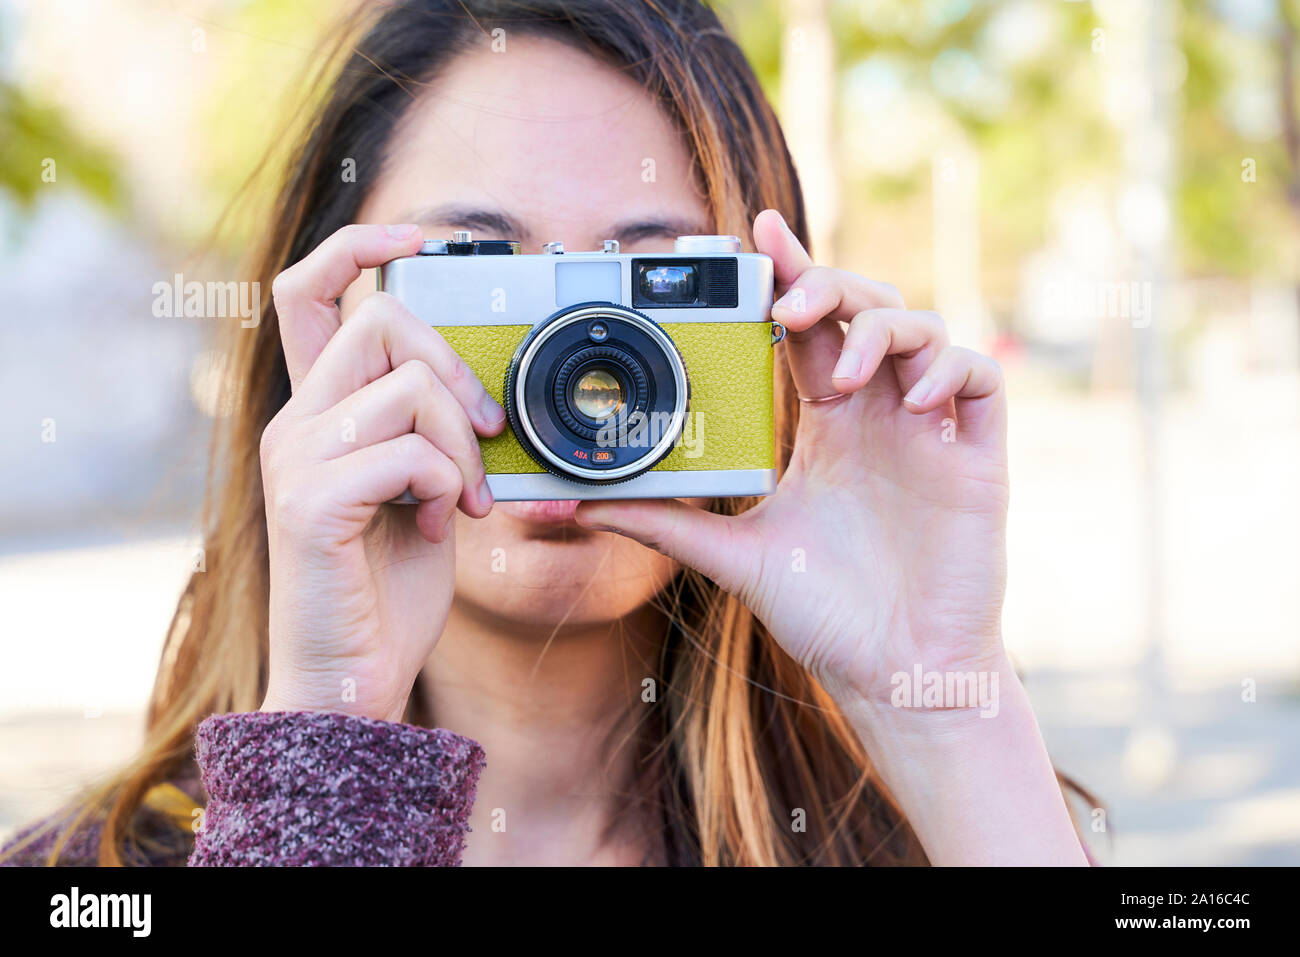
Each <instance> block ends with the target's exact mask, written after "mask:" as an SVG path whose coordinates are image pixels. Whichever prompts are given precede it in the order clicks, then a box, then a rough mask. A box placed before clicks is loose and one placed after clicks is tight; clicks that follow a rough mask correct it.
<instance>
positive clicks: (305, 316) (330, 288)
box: [271, 224, 423, 390]
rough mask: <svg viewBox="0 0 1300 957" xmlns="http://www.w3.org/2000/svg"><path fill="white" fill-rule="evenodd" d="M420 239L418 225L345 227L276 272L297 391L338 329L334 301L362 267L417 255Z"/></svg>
mask: <svg viewBox="0 0 1300 957" xmlns="http://www.w3.org/2000/svg"><path fill="white" fill-rule="evenodd" d="M422 239H423V237H422V235H421V233H420V227H419V226H416V225H414V224H407V225H400V226H361V225H352V226H344V227H343V228H342V229H340V230H338V231H337V232H335V233H333V234H332V235H331V236H330V237H329V238H328V239H326V240H325V241H324V242H323V243H321V244H320V245H319V246H317V247H316V248H315V249H314V250H312V251H311V252H310V253H308V254H307V256H305V257H304V258H303V259H302V260H300V261H299V262H297V263H295V264H294V265H292V266H290V267H289V268H288V269H286V270H285V271H284V272H282V273H280V274H279V275H278V276H276V277H275V281H274V282H272V284H271V296H272V298H273V299H274V301H275V314H276V316H277V318H278V320H279V324H280V341H281V343H282V344H283V346H284V360H285V365H286V366H287V367H288V369H289V382H290V383H291V384H292V385H293V387H294V389H295V390H297V388H298V383H300V382H301V381H302V380H303V378H304V377H305V376H306V375H307V370H308V369H310V368H311V366H312V363H313V362H315V361H316V357H317V356H319V355H320V353H321V350H322V349H324V348H325V343H327V342H329V340H330V338H331V337H332V336H333V335H334V333H335V332H337V331H338V329H339V325H340V322H341V320H340V317H339V310H338V306H337V304H336V303H335V300H336V299H338V298H339V297H340V296H341V295H343V291H344V290H345V289H347V288H348V286H349V285H351V283H352V282H353V281H354V280H355V279H356V278H357V277H358V276H360V275H361V270H363V269H370V268H373V267H376V266H382V265H383V264H384V263H386V262H389V261H390V260H393V259H397V258H399V257H401V256H413V255H415V253H417V252H418V251H419V249H420V243H421V241H422Z"/></svg>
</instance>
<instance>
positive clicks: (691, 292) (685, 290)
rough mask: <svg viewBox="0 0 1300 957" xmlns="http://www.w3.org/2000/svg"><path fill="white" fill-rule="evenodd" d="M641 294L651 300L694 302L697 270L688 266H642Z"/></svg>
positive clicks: (697, 286)
mask: <svg viewBox="0 0 1300 957" xmlns="http://www.w3.org/2000/svg"><path fill="white" fill-rule="evenodd" d="M640 283H641V295H643V296H645V298H647V299H649V300H651V301H652V302H663V303H686V302H694V301H695V299H696V293H697V290H698V288H699V271H698V270H697V269H696V268H695V266H693V265H688V266H669V265H658V266H649V265H647V266H642V267H641V276H640Z"/></svg>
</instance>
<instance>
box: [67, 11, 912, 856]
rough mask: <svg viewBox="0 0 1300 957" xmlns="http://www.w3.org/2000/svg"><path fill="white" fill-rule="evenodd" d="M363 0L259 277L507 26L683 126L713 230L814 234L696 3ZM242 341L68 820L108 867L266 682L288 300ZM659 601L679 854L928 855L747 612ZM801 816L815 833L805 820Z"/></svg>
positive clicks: (656, 753) (260, 258)
mask: <svg viewBox="0 0 1300 957" xmlns="http://www.w3.org/2000/svg"><path fill="white" fill-rule="evenodd" d="M363 7H364V9H362V10H360V11H359V12H358V14H356V15H355V16H354V17H353V18H352V19H350V20H349V22H348V24H347V28H346V29H345V31H344V32H343V33H342V34H341V36H342V37H344V38H345V39H343V40H342V41H340V45H339V46H338V47H337V48H336V51H337V52H338V53H339V54H341V55H342V56H343V57H344V59H345V62H344V63H343V65H342V68H341V69H340V70H338V71H337V72H336V73H335V74H334V75H333V79H332V81H328V82H326V85H325V86H324V93H323V96H321V97H320V98H319V100H318V101H316V102H319V104H320V105H319V107H318V109H317V110H316V112H315V113H314V115H313V117H312V118H311V121H310V124H309V126H308V127H307V129H306V130H305V132H304V135H303V136H302V138H301V139H300V141H299V142H298V145H297V146H296V148H295V149H294V151H293V154H292V158H291V161H290V164H289V168H288V171H287V176H286V177H285V179H284V182H283V186H282V187H281V190H280V193H279V198H278V201H277V202H276V204H275V209H274V213H273V215H272V216H271V217H270V219H269V220H268V221H267V222H266V227H265V232H264V236H265V239H264V240H263V242H262V243H261V246H260V248H259V249H258V250H257V251H256V255H255V268H254V270H253V274H252V275H251V276H250V278H253V279H256V280H257V281H259V282H260V283H261V284H262V288H263V289H269V288H270V286H271V281H272V279H273V277H274V276H275V275H276V274H277V273H279V272H280V271H281V270H283V269H285V268H286V267H288V266H289V265H291V264H293V263H295V262H297V261H298V260H300V259H301V258H302V257H303V256H305V255H306V254H307V253H308V252H310V251H311V250H312V249H314V248H315V247H316V246H317V245H319V244H320V243H321V241H322V240H324V239H325V238H326V237H327V236H329V235H330V234H331V233H333V232H334V231H335V230H337V229H338V228H340V227H341V226H343V225H345V224H347V223H350V222H352V221H353V218H354V216H355V215H356V214H357V210H358V207H359V206H360V204H361V201H362V198H363V193H362V192H361V190H359V189H358V188H356V187H355V186H354V187H351V188H341V186H340V176H339V170H340V168H341V164H342V163H343V161H344V160H345V159H352V160H353V161H354V162H355V163H356V168H357V169H358V170H361V171H372V172H373V171H377V170H378V169H380V167H381V165H382V162H383V157H384V152H385V150H386V149H387V147H388V145H389V140H390V138H391V135H392V133H393V129H394V126H395V124H396V123H397V121H398V119H399V118H400V117H401V115H402V114H403V112H404V110H405V109H406V107H407V105H408V104H410V103H411V102H412V101H413V100H414V99H415V98H416V97H418V96H419V95H420V93H421V92H422V91H423V90H424V88H426V87H427V85H428V84H430V83H433V82H435V81H436V79H437V76H438V74H439V72H440V71H441V70H442V69H443V68H444V67H445V66H446V65H447V64H448V63H449V62H450V61H451V60H452V59H453V58H454V57H456V56H457V55H458V54H459V53H460V52H462V51H465V50H468V49H471V48H473V47H474V46H475V45H476V44H480V43H490V42H491V38H492V31H493V30H494V29H496V28H498V27H500V28H503V29H505V30H506V31H507V35H508V36H511V37H513V36H518V35H521V34H535V35H545V36H549V37H553V38H556V39H558V40H560V41H562V42H566V43H570V44H575V45H578V46H580V47H581V48H582V49H584V50H587V51H589V52H590V53H591V54H592V55H594V56H596V57H599V58H601V59H602V60H603V61H605V62H608V63H610V64H612V65H613V66H615V67H616V68H617V69H620V70H622V71H624V72H625V73H626V74H627V75H628V76H630V77H632V78H633V79H635V80H636V81H637V82H639V83H640V84H641V85H642V86H643V87H644V89H646V90H647V91H648V92H649V93H650V94H651V95H652V96H654V97H655V99H656V100H657V102H658V103H659V104H660V105H661V107H662V109H663V110H664V111H665V113H666V114H667V115H668V116H669V118H670V119H671V120H672V121H673V122H674V123H675V124H676V125H677V127H678V129H679V130H680V131H681V132H682V133H683V135H684V141H685V143H686V144H687V146H688V149H689V151H690V153H691V155H692V157H693V160H694V164H695V172H696V175H697V177H698V180H699V185H700V186H701V188H702V190H703V193H704V195H705V196H706V197H707V200H708V203H709V208H710V212H711V216H712V219H713V228H714V231H715V232H718V233H731V234H735V235H739V236H747V235H748V234H749V227H750V224H751V223H752V221H753V218H754V216H755V215H756V214H757V213H758V212H759V211H761V210H762V209H765V208H768V207H771V208H775V209H777V210H780V211H781V212H782V213H783V214H784V216H785V217H786V220H787V221H788V222H789V224H790V226H791V227H792V229H793V230H794V232H795V233H796V234H797V235H798V236H799V238H800V239H801V240H803V241H804V242H805V244H807V235H808V230H807V223H806V221H805V216H804V206H803V200H802V196H801V194H800V190H799V183H798V179H797V177H796V174H795V170H794V166H793V164H792V162H791V159H790V154H789V151H788V150H787V148H786V143H785V139H784V137H783V136H782V133H781V129H780V126H779V124H778V122H777V119H776V116H775V115H774V113H773V111H772V109H771V107H770V105H769V104H768V102H767V100H766V99H765V97H764V96H763V93H762V90H761V88H760V86H759V83H758V80H757V79H756V77H755V76H754V74H753V72H752V70H751V68H750V66H749V64H748V62H747V61H746V59H745V57H744V55H743V54H742V52H741V50H740V49H739V48H738V47H737V46H736V44H735V43H734V42H733V41H732V40H731V38H730V37H729V36H728V35H727V33H726V31H725V30H724V29H723V27H722V26H721V24H720V23H719V22H718V20H717V18H716V16H715V15H714V13H713V12H712V11H711V10H709V9H708V8H707V7H705V6H704V5H702V4H701V3H699V2H697V0H641V2H627V0H622V2H615V0H563V2H558V0H527V2H509V0H406V2H400V3H394V4H365V5H363ZM358 36H360V37H361V39H360V40H359V41H358V40H356V39H355V38H356V37H358ZM325 79H326V76H325V75H323V76H322V80H325ZM268 299H269V297H268ZM231 340H232V341H231V342H230V346H229V356H230V365H229V369H230V370H231V376H230V379H231V389H232V394H231V396H230V397H229V399H230V414H229V415H228V416H227V417H225V418H224V419H223V420H222V421H221V422H220V423H219V429H218V436H217V439H216V440H215V442H216V444H215V446H214V455H213V464H212V471H211V473H210V475H211V477H210V483H209V492H208V498H207V503H206V505H205V509H204V518H203V526H204V533H205V534H204V542H205V544H204V547H205V559H206V563H205V564H206V570H204V571H201V572H197V573H195V574H194V575H193V576H192V577H191V579H190V581H189V584H188V586H187V587H186V589H185V592H184V594H183V595H182V597H181V599H180V602H179V605H178V607H177V609H176V614H175V618H174V620H173V622H172V626H171V629H170V633H169V635H168V639H167V642H166V646H165V649H164V652H163V656H162V661H161V664H160V667H159V671H158V676H157V680H156V684H155V686H154V690H153V694H152V697H151V700H150V702H149V709H148V716H147V735H146V742H145V745H144V747H143V749H142V751H141V753H140V756H139V757H138V758H137V759H136V760H135V761H134V762H133V763H132V764H131V765H130V766H129V767H127V768H126V769H124V770H123V771H122V772H121V773H120V774H118V775H117V776H116V777H115V778H114V779H112V780H111V781H109V782H107V783H106V784H105V785H104V786H103V787H102V788H101V789H100V790H99V791H98V792H96V794H94V795H92V796H91V798H89V799H88V800H87V801H86V802H85V803H84V804H83V805H81V810H80V814H79V815H78V820H76V821H74V822H73V824H72V826H71V827H70V828H69V829H68V832H70V831H71V830H73V829H75V827H76V826H77V825H78V823H80V821H82V820H84V819H85V818H86V816H87V815H89V814H92V813H93V814H96V815H99V814H102V815H103V817H104V820H103V829H102V834H101V839H100V846H99V860H100V863H101V864H120V863H122V862H123V854H122V849H123V847H124V845H126V844H127V843H129V842H132V841H134V840H135V835H134V827H133V822H135V821H136V819H137V816H138V812H139V810H140V807H141V803H142V800H143V798H144V795H145V794H146V793H147V792H148V791H149V789H150V788H151V787H152V786H154V785H156V784H158V783H160V782H163V781H166V780H168V779H169V778H170V777H173V776H174V775H176V774H177V773H178V772H180V771H181V770H183V769H184V768H186V767H187V766H189V762H191V761H192V757H191V752H192V740H193V733H194V728H195V726H196V725H197V724H198V723H199V722H200V721H201V720H202V719H203V718H204V717H206V716H207V715H209V714H212V713H217V712H227V711H252V710H256V709H257V708H258V707H259V705H260V703H261V698H262V694H263V690H264V688H265V683H266V671H267V605H268V561H267V533H266V520H265V512H264V508H263V500H262V483H261V472H260V465H259V457H258V445H259V440H260V437H261V434H262V431H263V429H264V428H265V427H266V424H267V422H268V421H270V419H271V417H272V416H274V415H275V413H276V412H277V411H278V410H279V408H280V407H281V406H282V405H283V404H284V402H285V401H286V400H287V399H288V398H289V378H288V375H287V373H286V370H285V363H284V355H283V352H282V350H281V345H280V337H279V330H278V326H277V321H276V314H275V309H274V306H273V304H271V303H269V302H268V304H267V305H266V307H265V309H264V312H263V315H262V317H261V322H260V324H259V325H258V327H257V328H256V330H255V331H250V330H243V329H239V330H232V334H231ZM776 377H777V383H776V388H777V392H776V395H777V406H778V408H777V448H778V458H779V464H780V467H782V468H784V467H785V465H786V463H787V462H788V459H789V455H790V452H791V448H792V445H793V438H794V433H795V426H796V423H797V417H798V403H797V401H796V399H795V397H794V394H793V387H792V384H791V380H790V375H789V372H788V370H787V369H786V367H785V366H784V364H783V362H782V360H781V358H780V356H778V359H777V370H776ZM752 504H754V503H753V501H752V500H721V501H718V502H715V503H714V504H713V507H714V508H715V509H717V510H720V511H726V512H729V513H738V512H740V511H743V510H744V509H746V508H748V507H750V506H751V505H752ZM659 601H660V602H661V603H662V604H663V605H664V607H665V608H666V609H667V611H668V612H669V614H670V617H671V621H672V622H673V623H674V628H673V629H672V637H671V638H670V639H669V641H668V642H667V644H666V646H665V648H664V651H663V656H662V662H661V674H660V675H659V679H660V682H661V687H662V688H664V689H665V692H664V694H663V697H662V698H661V706H660V709H659V711H658V714H657V721H656V726H655V727H654V728H653V729H651V734H650V736H651V737H652V738H653V741H652V742H651V746H650V747H649V748H647V750H646V754H645V755H644V758H645V760H643V761H642V767H641V771H642V773H641V775H640V780H641V782H642V785H643V788H644V794H643V795H642V797H643V798H644V802H643V804H642V806H645V807H651V808H654V809H656V813H658V814H660V815H661V816H662V819H663V821H664V833H663V846H664V858H665V859H666V860H668V861H670V862H673V863H702V864H745V865H751V864H863V863H868V864H901V863H922V864H923V863H925V856H924V854H923V852H922V851H921V849H920V846H919V843H918V841H917V840H916V838H915V836H914V834H913V832H912V830H911V828H910V827H909V826H908V824H907V822H906V821H905V820H904V818H903V816H902V814H901V813H900V812H899V810H898V807H897V805H896V804H895V802H894V801H893V799H892V798H891V797H890V795H889V794H888V793H887V791H886V790H885V788H884V786H883V785H882V784H881V782H880V781H879V779H878V777H877V776H876V775H875V773H874V771H873V769H872V765H871V762H870V760H869V758H868V756H867V755H866V754H865V753H864V751H863V749H862V746H861V744H860V743H859V741H858V739H857V737H856V735H855V734H854V732H853V731H852V729H851V728H850V727H849V725H848V724H847V722H846V720H845V718H844V716H843V715H842V714H841V713H840V711H839V710H838V709H837V708H836V706H835V704H834V703H833V702H832V701H831V699H830V697H829V696H828V695H827V694H826V692H825V691H824V690H823V689H822V688H821V687H820V686H818V684H817V683H816V682H815V681H814V680H813V679H812V678H811V677H810V676H809V675H808V674H807V672H806V671H805V670H804V669H803V668H801V667H799V666H798V665H797V664H796V663H795V662H794V661H793V660H791V659H790V658H789V657H788V656H787V655H786V654H785V653H784V652H782V651H781V650H780V648H779V647H778V646H777V644H776V643H775V642H774V641H773V640H772V638H771V637H770V636H769V635H768V634H767V633H766V632H765V631H764V629H763V627H762V626H761V625H760V624H759V623H758V622H757V621H756V620H755V618H754V616H753V615H752V614H751V613H750V611H749V610H748V609H747V608H745V607H744V606H743V605H742V604H740V603H739V602H738V601H737V600H736V599H735V598H733V597H731V596H729V595H727V594H725V593H723V592H722V591H720V590H719V589H718V588H717V587H716V586H715V585H714V584H713V583H712V582H710V581H709V580H707V579H705V578H704V577H703V576H700V575H698V574H696V573H694V572H692V571H689V570H687V571H683V572H682V573H681V574H680V575H679V576H678V577H677V578H676V579H675V580H674V582H673V584H672V586H671V587H670V588H669V589H668V591H667V592H666V593H665V594H664V595H661V596H660V598H659ZM800 811H802V820H803V823H804V825H805V826H804V827H803V828H802V829H799V828H796V827H792V821H793V820H795V817H792V815H798V813H799V812H800ZM68 832H65V835H66V833H68ZM58 852H59V850H58V848H56V850H55V855H57V854H58Z"/></svg>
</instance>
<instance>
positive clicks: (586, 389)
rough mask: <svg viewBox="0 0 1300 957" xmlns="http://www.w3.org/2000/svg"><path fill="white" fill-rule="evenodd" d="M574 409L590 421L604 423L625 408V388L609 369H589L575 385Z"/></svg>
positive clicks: (572, 399)
mask: <svg viewBox="0 0 1300 957" xmlns="http://www.w3.org/2000/svg"><path fill="white" fill-rule="evenodd" d="M569 398H570V401H572V402H573V407H574V408H575V409H577V410H578V411H579V412H581V413H582V414H583V415H585V416H586V417H587V418H589V419H595V420H596V421H597V422H604V421H605V420H606V419H608V418H609V417H610V416H611V415H614V414H615V413H616V412H618V410H619V409H620V408H622V406H623V387H622V386H621V385H620V384H619V381H618V379H616V378H615V377H614V374H613V373H612V372H610V371H609V370H608V369H601V368H595V369H588V370H587V371H586V372H584V373H582V375H580V376H578V377H577V379H576V380H575V381H574V383H573V392H572V393H571V395H570V397H569Z"/></svg>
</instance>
